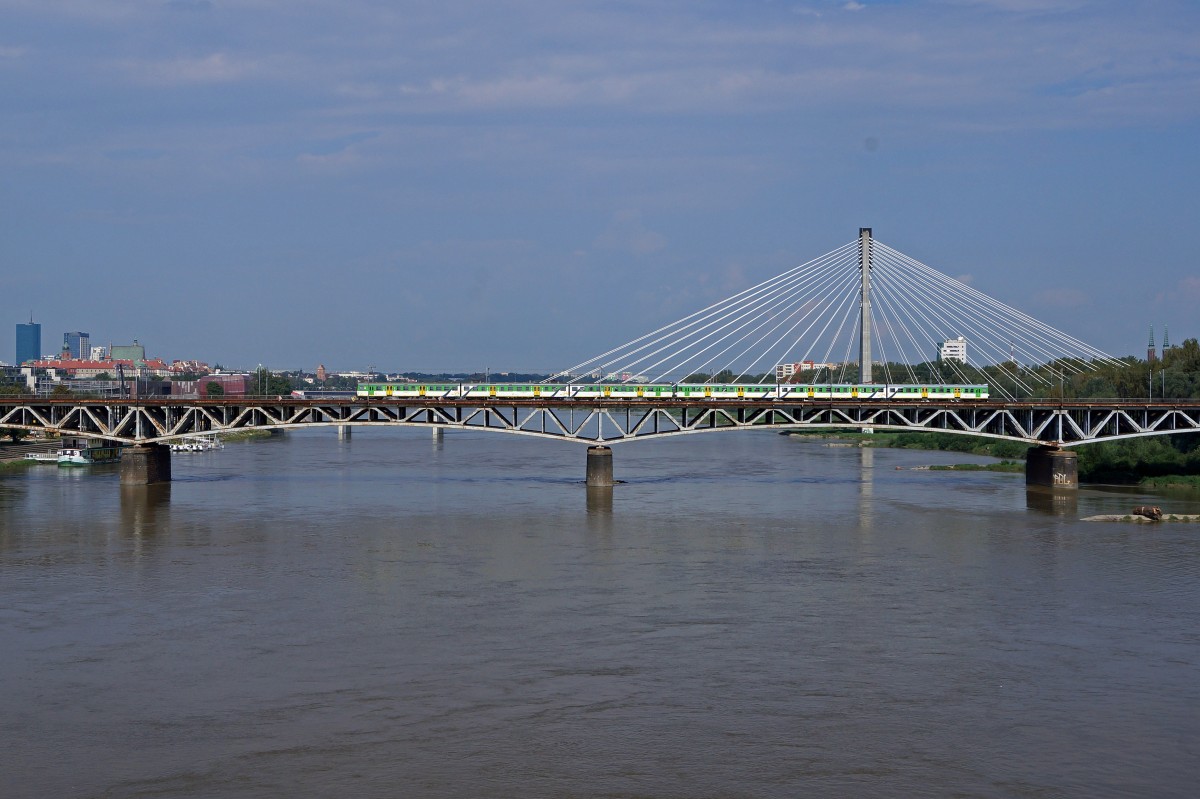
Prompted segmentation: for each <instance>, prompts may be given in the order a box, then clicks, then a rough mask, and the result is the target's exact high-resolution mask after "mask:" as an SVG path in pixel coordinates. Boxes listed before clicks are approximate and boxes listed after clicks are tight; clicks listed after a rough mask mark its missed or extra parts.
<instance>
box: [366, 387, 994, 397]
mask: <svg viewBox="0 0 1200 799" xmlns="http://www.w3.org/2000/svg"><path fill="white" fill-rule="evenodd" d="M357 394H358V396H360V397H433V398H437V397H448V398H457V397H464V398H470V399H493V398H500V399H617V400H622V399H624V400H646V399H649V400H653V399H672V398H676V399H713V400H793V401H802V400H985V399H988V397H989V393H988V386H987V385H986V384H979V385H977V384H970V385H968V384H962V385H918V384H900V383H892V384H886V383H870V384H862V383H819V384H816V383H814V384H802V383H782V384H775V383H592V384H587V383H570V384H568V383H360V384H359V386H358V391H357Z"/></svg>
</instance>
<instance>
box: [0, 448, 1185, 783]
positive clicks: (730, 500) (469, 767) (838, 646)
mask: <svg viewBox="0 0 1200 799" xmlns="http://www.w3.org/2000/svg"><path fill="white" fill-rule="evenodd" d="M827 443H828V442H824V441H819V440H800V439H797V438H794V437H792V438H789V437H785V436H779V435H775V434H772V433H720V434H705V435H693V436H684V437H679V438H675V439H668V440H660V441H647V442H637V443H632V444H625V445H618V446H616V447H615V448H614V453H615V464H616V475H617V477H618V478H620V479H623V480H625V481H627V482H626V483H624V484H622V485H618V486H616V487H615V488H614V489H612V490H611V491H607V492H606V491H596V490H591V491H589V490H588V489H586V488H585V487H584V486H583V485H582V483H581V482H580V481H581V479H582V477H583V473H584V453H583V449H582V448H581V447H579V446H577V445H569V444H565V443H561V442H547V441H541V440H536V439H530V438H524V437H517V436H507V435H495V434H486V433H468V432H457V433H456V432H453V431H451V432H448V433H447V434H446V436H445V439H444V440H443V441H442V442H440V443H438V442H435V441H432V440H431V439H430V437H429V435H428V433H419V432H417V431H395V430H391V431H389V430H373V431H367V430H362V429H358V430H356V431H355V432H354V436H353V437H352V438H351V439H350V440H347V441H339V440H338V439H337V438H336V437H335V435H334V433H333V432H332V431H331V430H315V431H308V432H303V433H295V434H289V435H285V436H278V437H274V438H271V439H268V440H260V441H251V442H244V443H237V444H229V445H228V446H226V448H225V449H224V450H220V451H217V452H211V453H197V454H190V455H176V456H175V457H174V471H175V477H176V480H175V482H174V483H172V484H171V485H170V486H166V487H160V488H151V489H145V488H142V489H124V490H123V489H122V488H121V487H120V486H119V484H118V480H117V473H116V471H115V470H114V468H113V467H94V468H93V469H91V470H90V471H83V470H71V469H65V468H58V467H54V466H39V467H35V468H33V469H30V470H29V471H28V472H26V473H24V474H17V475H13V476H7V477H3V478H0V708H2V709H3V712H2V713H0V796H3V797H6V799H18V798H23V797H274V796H304V797H612V798H613V799H616V798H618V797H620V798H622V799H640V798H642V797H647V798H648V797H793V796H847V797H862V796H867V797H874V796H879V797H908V796H958V797H975V796H979V797H1065V796H1072V797H1073V796H1079V797H1106V796H1112V797H1123V796H1153V797H1191V796H1195V795H1196V793H1197V786H1198V785H1200V525H1195V524H1160V525H1133V524H1126V523H1087V522H1081V521H1079V519H1080V517H1083V516H1089V515H1092V514H1100V513H1118V512H1125V511H1126V510H1128V509H1129V508H1130V507H1132V506H1133V505H1138V504H1156V505H1160V506H1162V507H1163V508H1164V510H1170V511H1174V512H1179V513H1200V498H1197V497H1196V496H1194V495H1193V496H1192V497H1191V498H1188V497H1187V496H1186V495H1184V496H1180V497H1166V496H1162V495H1159V496H1153V497H1151V496H1143V495H1140V494H1137V493H1130V492H1121V493H1118V492H1112V491H1101V490H1096V489H1083V490H1080V491H1079V492H1078V493H1077V495H1076V496H1074V497H1069V498H1066V499H1064V498H1062V497H1059V498H1055V497H1051V496H1045V495H1041V494H1037V493H1035V494H1032V495H1031V494H1027V492H1026V489H1025V486H1024V483H1023V480H1022V478H1021V477H1020V476H1019V475H1005V474H989V473H961V472H960V473H947V472H936V471H935V472H930V471H920V470H909V469H903V470H897V468H896V467H898V466H899V467H909V466H914V465H921V464H931V463H948V462H951V463H952V462H964V461H970V460H978V459H973V458H971V457H970V456H963V455H956V454H947V453H928V452H914V451H907V450H883V449H879V450H861V449H859V448H852V447H830V446H827Z"/></svg>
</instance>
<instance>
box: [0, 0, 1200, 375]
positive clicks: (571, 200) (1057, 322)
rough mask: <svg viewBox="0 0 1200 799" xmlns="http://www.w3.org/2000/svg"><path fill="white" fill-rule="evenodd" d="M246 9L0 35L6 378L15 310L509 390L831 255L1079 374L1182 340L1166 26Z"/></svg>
mask: <svg viewBox="0 0 1200 799" xmlns="http://www.w3.org/2000/svg"><path fill="white" fill-rule="evenodd" d="M282 8H283V7H281V6H276V5H274V4H270V3H261V4H249V5H248V4H241V5H233V4H225V3H216V2H204V1H203V0H194V1H192V0H173V2H165V3H158V4H141V5H136V6H130V5H129V4H125V3H117V2H115V1H113V2H110V1H109V0H96V1H95V2H92V3H86V4H80V3H65V2H50V3H43V4H29V3H25V2H16V0H0V9H2V10H3V12H4V15H5V18H6V20H7V21H9V22H10V23H11V24H8V25H6V26H5V30H4V31H3V32H0V86H3V87H4V90H5V93H6V97H9V98H11V99H10V101H9V102H7V103H6V104H5V106H4V108H3V109H0V114H2V115H3V118H4V122H5V125H4V130H5V131H6V132H5V134H4V136H3V137H0V163H2V164H3V167H4V169H5V174H6V189H7V191H6V192H4V193H2V194H0V203H3V205H2V206H0V210H2V211H3V213H2V214H0V226H2V227H0V230H2V232H3V234H4V236H5V240H6V248H5V256H4V257H5V261H6V264H7V268H6V269H5V270H4V274H5V280H4V283H3V288H4V291H3V292H2V293H0V296H2V297H3V299H0V310H3V311H4V312H6V313H7V316H8V318H9V320H10V322H9V325H10V326H9V327H6V328H5V329H4V330H5V332H4V336H5V339H3V340H0V347H3V350H0V351H2V352H3V353H4V354H5V358H6V359H7V357H9V356H11V354H12V352H13V342H12V341H11V340H6V339H7V336H8V335H11V330H12V327H11V325H12V324H13V323H15V322H18V321H20V320H22V319H25V318H27V317H28V314H29V310H30V306H33V307H34V309H35V313H36V315H37V317H38V321H39V322H40V323H41V324H42V326H43V327H45V328H46V330H47V331H70V330H80V329H82V330H89V331H92V332H93V339H94V340H96V341H104V342H108V341H131V340H133V339H135V338H140V339H142V340H145V341H150V342H152V346H153V348H154V349H155V351H156V352H157V353H158V354H160V355H161V356H163V357H186V358H198V359H202V360H207V361H209V362H217V361H220V362H223V363H224V362H228V363H237V364H241V365H245V364H251V365H253V364H256V363H259V362H262V361H266V362H267V363H271V362H274V363H277V364H280V365H285V366H287V367H288V368H296V367H299V366H303V367H305V368H314V366H315V364H316V363H317V362H324V363H327V364H338V365H339V367H340V368H344V369H351V368H359V369H361V368H365V367H367V366H368V365H378V366H383V365H385V364H387V365H390V367H391V368H404V367H409V366H411V368H412V369H413V370H422V369H428V370H434V369H437V370H442V369H446V370H451V371H477V370H478V371H482V370H484V369H487V368H508V369H512V370H518V371H529V372H534V371H537V372H543V373H546V372H552V371H555V370H557V369H560V368H564V367H566V366H568V365H569V364H571V363H575V362H578V361H580V360H581V359H583V358H586V357H589V356H591V355H594V354H596V353H598V352H602V351H604V350H606V349H607V348H608V347H609V346H612V345H616V344H618V343H620V342H623V341H627V340H629V339H630V338H632V337H634V336H636V335H639V334H640V333H642V332H645V331H647V330H650V329H653V328H655V327H657V326H658V325H660V324H662V323H664V322H667V321H671V320H674V319H678V318H679V317H681V316H683V315H685V314H687V313H689V312H690V311H692V310H695V309H697V308H699V307H703V306H705V305H707V304H709V303H711V302H713V301H715V300H719V299H721V298H723V297H725V296H728V295H730V294H732V293H734V292H736V291H739V290H741V289H743V288H746V287H748V286H750V285H753V284H755V283H758V282H760V281H762V280H764V279H767V278H769V277H771V276H773V275H775V274H778V273H780V272H782V271H784V270H785V269H788V268H790V267H792V266H795V265H796V264H799V263H803V262H805V261H807V260H809V259H811V258H814V257H816V256H819V255H821V254H822V253H825V252H828V251H829V250H831V249H833V248H835V247H838V246H840V245H842V244H844V243H845V242H847V241H849V240H851V239H853V238H854V235H855V233H856V231H857V230H858V228H859V227H860V226H866V227H873V228H874V230H875V234H876V236H877V237H878V238H879V240H880V241H883V242H886V243H888V244H889V245H891V246H894V247H896V248H897V249H898V250H901V251H903V252H905V253H908V254H910V255H911V256H912V257H914V258H917V259H920V260H921V261H923V262H924V263H927V264H929V265H930V266H932V267H934V268H936V269H938V270H940V271H942V272H944V273H946V274H948V275H951V276H953V277H957V278H960V279H963V280H964V281H965V282H967V283H969V284H970V285H971V286H972V287H974V288H976V289H978V290H980V291H982V292H984V293H985V294H988V295H990V296H993V297H996V298H997V299H999V300H1001V301H1003V302H1005V303H1007V304H1009V305H1011V306H1013V307H1015V308H1018V309H1020V310H1022V311H1024V312H1026V313H1028V314H1030V315H1031V316H1033V317H1035V318H1037V319H1040V320H1042V321H1045V322H1046V323H1048V324H1051V325H1053V326H1055V327H1057V328H1060V329H1062V330H1064V331H1065V332H1067V333H1070V334H1071V335H1073V336H1076V337H1078V338H1080V339H1082V340H1083V341H1086V342H1087V343H1089V344H1092V345H1095V346H1097V347H1099V348H1101V349H1103V350H1105V351H1107V352H1109V353H1110V354H1112V355H1115V356H1124V355H1139V356H1140V354H1141V352H1142V341H1143V340H1144V338H1143V337H1144V336H1145V326H1146V324H1147V321H1148V320H1149V321H1153V322H1154V324H1162V323H1163V322H1167V323H1169V322H1172V321H1174V322H1175V326H1176V331H1175V335H1176V338H1177V339H1178V340H1183V339H1184V338H1187V337H1191V336H1194V335H1195V332H1194V331H1190V330H1188V328H1187V324H1188V320H1189V319H1190V318H1191V317H1192V316H1194V310H1193V308H1194V307H1195V304H1196V303H1197V302H1198V301H1200V269H1198V268H1197V267H1195V266H1194V265H1193V264H1191V263H1190V262H1189V261H1188V260H1187V256H1186V255H1184V254H1183V253H1182V252H1181V250H1182V248H1181V247H1180V244H1179V242H1180V238H1181V237H1180V236H1179V232H1180V231H1183V230H1186V229H1188V225H1189V223H1190V222H1191V221H1192V220H1193V219H1194V218H1195V216H1196V213H1197V211H1198V210H1200V206H1198V202H1197V198H1196V195H1195V191H1194V186H1195V185H1196V184H1197V181H1198V178H1200V162H1198V156H1197V155H1196V153H1195V147H1194V142H1195V141H1196V140H1197V138H1198V134H1200V130H1198V129H1197V128H1198V127H1200V126H1198V125H1197V114H1198V113H1200V102H1197V100H1198V99H1200V97H1198V95H1200V89H1198V88H1197V87H1198V86H1200V66H1198V64H1200V62H1198V60H1197V59H1196V55H1197V46H1196V44H1195V42H1196V41H1197V39H1198V37H1197V32H1200V8H1198V7H1197V6H1196V5H1195V4H1194V3H1188V2H1183V1H1182V0H1164V1H1162V2H1147V3H1138V4H1128V3H1118V2H1115V1H1114V2H1097V3H1081V2H1077V0H962V1H961V2H951V0H911V1H900V2H896V1H895V0H889V2H882V1H881V2H869V1H868V0H864V1H863V2H841V1H840V0H839V1H838V2H822V1H820V0H812V1H811V2H799V3H792V4H781V3H758V4H747V3H734V2H719V1H718V2H713V3H708V4H703V5H699V4H670V3H668V4H654V5H647V6H637V5H632V6H622V7H613V6H611V5H609V4H600V3H595V4H593V3H581V4H572V5H571V6H569V7H564V6H561V5H560V4H552V3H543V2H513V3H502V4H495V5H492V6H488V7H486V8H480V7H478V6H477V5H474V4H472V5H470V6H468V5H465V4H455V3H447V4H439V5H437V6H430V7H426V8H419V9H417V8H408V9H405V10H404V11H403V13H401V12H400V11H399V10H395V11H393V10H391V9H387V8H380V7H379V6H377V5H375V4H370V3H365V2H358V1H357V0H348V2H346V3H343V4H338V6H337V7H336V9H334V8H330V9H328V10H327V9H323V8H321V7H318V6H306V7H303V8H300V9H292V10H290V11H287V12H285V11H283V10H281V9H282ZM54 340H55V339H54V338H50V339H48V340H47V341H48V342H49V343H50V344H52V343H53V341H54ZM47 341H44V342H43V347H45V346H46V345H47ZM42 354H47V353H42Z"/></svg>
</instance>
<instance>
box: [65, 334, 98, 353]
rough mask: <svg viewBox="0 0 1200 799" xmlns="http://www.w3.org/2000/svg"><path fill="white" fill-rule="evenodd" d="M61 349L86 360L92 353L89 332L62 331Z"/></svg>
mask: <svg viewBox="0 0 1200 799" xmlns="http://www.w3.org/2000/svg"><path fill="white" fill-rule="evenodd" d="M63 349H64V350H66V351H67V352H68V353H69V354H70V356H71V357H72V358H76V359H78V360H81V361H86V360H87V359H88V358H90V357H91V355H92V337H91V335H90V334H89V333H84V332H82V331H79V330H76V331H75V332H73V333H63Z"/></svg>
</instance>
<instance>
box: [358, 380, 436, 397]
mask: <svg viewBox="0 0 1200 799" xmlns="http://www.w3.org/2000/svg"><path fill="white" fill-rule="evenodd" d="M355 393H357V394H358V396H360V397H457V396H459V385H458V383H359V384H358V391H357V392H355Z"/></svg>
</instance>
